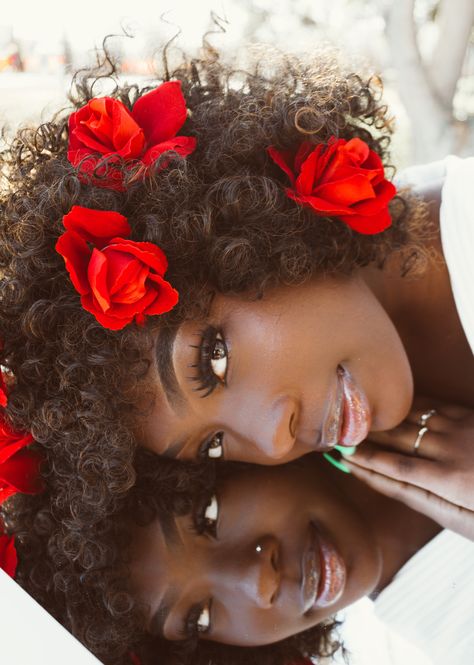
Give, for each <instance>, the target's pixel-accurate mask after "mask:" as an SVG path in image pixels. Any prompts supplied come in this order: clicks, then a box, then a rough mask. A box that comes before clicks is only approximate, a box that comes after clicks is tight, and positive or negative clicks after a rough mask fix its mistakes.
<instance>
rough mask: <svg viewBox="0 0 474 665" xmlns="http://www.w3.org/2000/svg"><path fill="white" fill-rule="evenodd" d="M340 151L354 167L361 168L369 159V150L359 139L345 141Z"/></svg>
mask: <svg viewBox="0 0 474 665" xmlns="http://www.w3.org/2000/svg"><path fill="white" fill-rule="evenodd" d="M341 150H343V151H344V153H345V154H346V155H347V156H348V157H349V158H350V159H351V160H352V161H353V163H354V164H355V165H356V166H361V165H362V164H363V163H364V162H365V161H366V160H367V158H368V157H369V154H370V148H369V146H368V145H367V143H365V141H362V140H361V139H359V138H353V139H350V140H349V141H347V143H346V144H345V145H344V146H341Z"/></svg>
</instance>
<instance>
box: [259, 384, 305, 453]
mask: <svg viewBox="0 0 474 665" xmlns="http://www.w3.org/2000/svg"><path fill="white" fill-rule="evenodd" d="M298 412H299V406H298V402H297V401H296V400H295V399H294V398H292V397H289V396H284V397H280V398H278V399H277V400H275V402H274V403H273V404H272V405H271V406H270V408H269V409H268V410H267V409H266V408H265V407H264V406H262V407H260V409H259V410H258V412H257V413H255V417H254V418H253V419H252V421H249V425H250V426H251V427H252V433H251V437H252V440H253V442H254V445H255V447H256V448H257V449H258V450H259V451H260V453H263V455H264V456H265V457H267V458H269V459H272V460H281V459H283V458H285V457H287V455H288V454H289V453H290V452H291V450H292V449H293V446H294V445H295V441H296V427H297V420H298Z"/></svg>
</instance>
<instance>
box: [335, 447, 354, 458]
mask: <svg viewBox="0 0 474 665" xmlns="http://www.w3.org/2000/svg"><path fill="white" fill-rule="evenodd" d="M334 449H335V450H338V451H339V452H340V453H341V455H344V457H350V456H351V455H353V454H354V453H355V451H356V450H357V446H334Z"/></svg>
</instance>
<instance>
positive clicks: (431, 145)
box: [386, 0, 474, 162]
mask: <svg viewBox="0 0 474 665" xmlns="http://www.w3.org/2000/svg"><path fill="white" fill-rule="evenodd" d="M414 9H415V0H392V2H391V4H390V6H389V7H388V10H387V13H386V33H387V39H388V43H389V47H390V51H391V54H392V59H393V63H394V65H395V67H396V69H397V70H398V88H399V92H400V97H401V99H402V102H403V103H404V105H405V108H406V110H407V112H408V115H409V116H410V119H411V121H412V127H413V143H414V151H413V152H414V159H415V161H418V162H421V161H428V160H432V159H439V158H441V157H444V156H445V155H446V154H448V153H450V152H451V153H452V152H455V153H458V154H466V153H472V152H473V151H474V144H473V143H474V142H473V132H472V121H471V123H469V121H464V122H463V121H460V120H456V119H455V117H454V115H453V100H454V94H455V92H456V88H457V83H458V80H459V77H460V75H461V71H462V66H463V62H464V58H465V55H466V50H467V47H468V44H469V39H470V35H471V32H472V26H473V24H474V3H473V1H472V0H440V3H439V9H438V12H437V16H436V22H437V23H438V27H439V36H438V40H437V43H436V45H435V48H434V50H433V55H432V57H431V62H430V63H428V62H424V61H423V59H422V56H421V54H420V50H419V47H418V40H417V30H416V24H415V18H414Z"/></svg>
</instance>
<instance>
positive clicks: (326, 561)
mask: <svg viewBox="0 0 474 665" xmlns="http://www.w3.org/2000/svg"><path fill="white" fill-rule="evenodd" d="M313 527H314V528H315V530H316V532H317V536H318V541H319V556H320V562H321V575H320V578H319V585H318V592H317V596H316V600H315V603H314V605H313V607H315V608H318V607H329V606H331V605H334V603H336V602H337V601H338V600H339V599H340V597H341V596H342V594H343V593H344V589H345V587H346V579H347V568H346V563H345V561H344V559H343V558H342V556H341V554H340V553H339V551H338V550H337V548H336V546H335V545H334V543H333V542H332V540H330V538H328V537H326V535H324V534H322V533H321V531H320V530H319V529H318V528H317V526H316V525H315V524H313Z"/></svg>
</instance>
